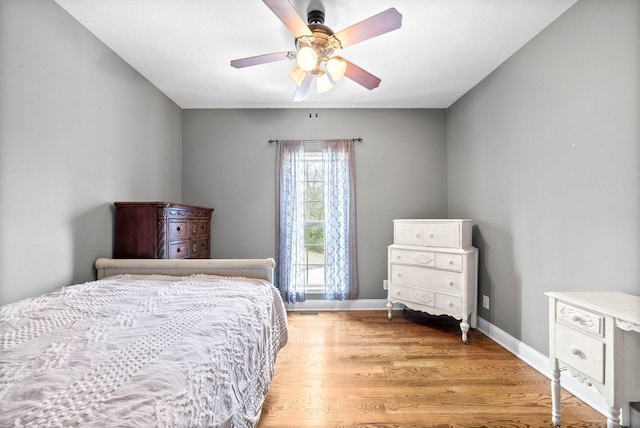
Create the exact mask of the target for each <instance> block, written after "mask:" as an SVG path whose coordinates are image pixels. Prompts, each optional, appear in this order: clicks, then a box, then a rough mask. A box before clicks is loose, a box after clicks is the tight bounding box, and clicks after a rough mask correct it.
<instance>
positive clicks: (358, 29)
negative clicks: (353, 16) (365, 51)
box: [334, 7, 402, 48]
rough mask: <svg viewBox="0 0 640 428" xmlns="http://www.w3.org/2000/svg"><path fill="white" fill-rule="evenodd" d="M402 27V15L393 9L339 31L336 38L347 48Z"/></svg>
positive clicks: (335, 35)
mask: <svg viewBox="0 0 640 428" xmlns="http://www.w3.org/2000/svg"><path fill="white" fill-rule="evenodd" d="M401 26H402V15H401V14H400V12H398V11H397V10H396V9H395V8H393V7H392V8H390V9H387V10H385V11H384V12H380V13H379V14H377V15H373V16H372V17H370V18H367V19H365V20H364V21H360V22H358V23H357V24H353V25H352V26H351V27H348V28H345V29H344V30H342V31H338V32H337V33H335V34H334V37H335V38H336V39H338V40H340V44H341V45H342V47H343V48H345V47H347V46H351V45H355V44H356V43H360V42H362V41H364V40H368V39H371V38H373V37H376V36H379V35H381V34H384V33H388V32H389V31H393V30H397V29H398V28H400V27H401Z"/></svg>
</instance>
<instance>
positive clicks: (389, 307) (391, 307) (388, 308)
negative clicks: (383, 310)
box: [387, 301, 393, 321]
mask: <svg viewBox="0 0 640 428" xmlns="http://www.w3.org/2000/svg"><path fill="white" fill-rule="evenodd" d="M391 309H393V303H391V301H387V311H388V312H389V321H391Z"/></svg>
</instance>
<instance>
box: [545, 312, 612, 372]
mask: <svg viewBox="0 0 640 428" xmlns="http://www.w3.org/2000/svg"><path fill="white" fill-rule="evenodd" d="M555 347H556V357H557V358H558V359H559V360H561V361H563V362H564V363H566V364H568V365H569V366H571V367H573V368H574V369H576V370H578V371H580V372H582V373H583V374H584V375H586V376H588V377H590V378H591V379H593V380H595V381H596V382H599V383H601V384H602V383H604V351H605V345H604V343H603V342H601V341H600V340H599V339H598V338H595V337H593V336H590V335H587V334H585V333H582V332H580V331H578V330H574V329H572V328H569V327H567V326H565V325H563V324H560V323H556V343H555Z"/></svg>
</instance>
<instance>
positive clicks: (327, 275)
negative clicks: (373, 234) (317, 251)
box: [322, 140, 358, 300]
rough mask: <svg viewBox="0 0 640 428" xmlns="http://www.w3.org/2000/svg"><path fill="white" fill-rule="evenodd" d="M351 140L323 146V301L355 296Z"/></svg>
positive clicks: (324, 143)
mask: <svg viewBox="0 0 640 428" xmlns="http://www.w3.org/2000/svg"><path fill="white" fill-rule="evenodd" d="M353 146H354V143H353V140H329V141H323V142H322V165H323V176H324V218H325V231H324V234H325V237H324V246H325V259H324V262H325V270H324V281H325V295H324V298H325V300H344V299H354V298H356V297H357V296H358V265H357V254H356V175H355V157H354V148H353Z"/></svg>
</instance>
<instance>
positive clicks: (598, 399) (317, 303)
mask: <svg viewBox="0 0 640 428" xmlns="http://www.w3.org/2000/svg"><path fill="white" fill-rule="evenodd" d="M402 307H403V306H402V305H394V306H393V308H394V309H401V308H402ZM286 308H287V310H288V311H365V310H380V311H386V310H387V300H386V299H357V300H307V301H305V302H301V303H287V304H286ZM478 330H479V331H481V332H482V333H484V334H485V335H487V336H488V337H489V338H491V339H492V340H493V341H495V342H496V343H498V344H499V345H500V346H502V347H503V348H505V349H506V350H507V351H509V352H511V353H512V354H514V355H515V356H516V357H518V358H520V359H521V360H522V361H524V362H525V363H527V364H529V365H530V366H531V367H533V368H534V369H536V370H537V371H539V372H540V373H542V374H543V375H545V376H546V377H547V378H549V379H551V367H550V365H549V357H547V356H545V355H543V354H541V353H540V352H538V351H536V350H535V349H533V348H531V347H530V346H528V345H525V344H524V343H522V342H520V341H519V340H518V339H516V338H514V337H513V336H510V335H509V334H507V333H506V332H504V331H503V330H501V329H499V328H498V327H496V326H494V325H493V324H491V323H490V322H489V321H487V320H485V319H483V318H480V317H478ZM560 383H561V384H562V387H563V388H564V389H566V390H567V391H569V392H570V393H571V394H573V395H575V396H576V397H578V398H579V399H581V400H582V401H584V402H585V403H587V404H588V405H589V406H591V407H593V408H594V409H595V410H596V411H598V412H600V413H602V414H603V415H604V416H606V415H607V414H608V410H607V409H608V407H607V404H606V402H605V401H604V398H602V396H601V395H600V394H599V393H598V392H597V391H596V390H595V389H593V388H591V387H588V386H587V385H585V384H583V383H580V382H578V381H577V380H576V379H575V378H573V377H572V376H570V375H569V374H567V373H566V372H564V371H563V372H562V374H561V376H560ZM549 390H551V382H549Z"/></svg>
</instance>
